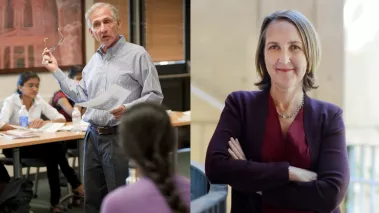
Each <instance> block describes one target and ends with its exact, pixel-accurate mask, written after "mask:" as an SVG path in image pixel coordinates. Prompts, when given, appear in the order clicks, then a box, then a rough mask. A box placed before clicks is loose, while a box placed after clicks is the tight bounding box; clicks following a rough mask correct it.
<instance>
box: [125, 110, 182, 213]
mask: <svg viewBox="0 0 379 213" xmlns="http://www.w3.org/2000/svg"><path fill="white" fill-rule="evenodd" d="M119 130H120V140H119V141H120V143H121V147H123V150H124V151H125V153H126V155H127V157H128V158H129V159H130V160H133V162H135V163H136V164H137V165H138V168H139V169H140V170H141V171H142V173H143V174H144V175H145V176H146V177H148V178H150V179H151V180H152V181H153V182H154V183H155V184H156V186H157V187H158V189H159V191H160V192H161V194H162V195H163V196H164V197H165V198H166V201H167V204H168V205H169V206H170V208H171V210H172V212H174V213H187V212H189V207H187V206H186V205H185V204H184V202H183V200H182V199H181V197H180V194H179V190H178V188H177V187H176V185H175V183H174V177H175V169H174V168H175V165H174V164H175V162H173V160H172V156H171V154H170V152H175V151H176V139H175V135H174V131H173V128H172V126H171V122H170V118H169V116H168V114H167V112H166V110H165V109H164V108H163V107H161V106H160V105H158V104H154V103H140V104H137V105H134V106H133V107H131V108H129V109H127V110H126V111H125V114H124V115H123V117H122V119H121V122H120V128H119Z"/></svg>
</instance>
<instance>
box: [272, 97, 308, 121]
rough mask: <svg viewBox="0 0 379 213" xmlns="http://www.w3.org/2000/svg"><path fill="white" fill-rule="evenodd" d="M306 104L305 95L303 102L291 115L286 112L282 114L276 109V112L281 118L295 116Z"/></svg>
mask: <svg viewBox="0 0 379 213" xmlns="http://www.w3.org/2000/svg"><path fill="white" fill-rule="evenodd" d="M303 105H304V95H303V100H302V101H301V104H300V105H299V106H298V107H297V109H296V110H295V111H294V112H293V113H292V114H290V115H285V114H280V113H279V112H278V111H276V113H278V115H279V117H281V118H284V119H289V118H292V117H293V116H295V115H297V113H298V112H299V111H300V109H301V108H302V107H303Z"/></svg>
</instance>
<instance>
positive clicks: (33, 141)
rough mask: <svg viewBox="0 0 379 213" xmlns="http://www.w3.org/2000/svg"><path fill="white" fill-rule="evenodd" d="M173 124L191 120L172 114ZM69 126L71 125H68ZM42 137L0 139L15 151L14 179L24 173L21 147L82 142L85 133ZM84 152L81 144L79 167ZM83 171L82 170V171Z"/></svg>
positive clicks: (4, 145) (52, 134) (41, 135)
mask: <svg viewBox="0 0 379 213" xmlns="http://www.w3.org/2000/svg"><path fill="white" fill-rule="evenodd" d="M169 115H170V118H171V123H172V126H173V127H180V126H186V125H190V123H191V121H190V119H187V120H182V119H181V118H182V116H184V114H183V112H175V111H172V112H170V114H169ZM68 124H69V123H68ZM37 134H38V135H40V137H34V138H23V139H13V140H9V139H6V138H4V137H0V149H7V148H12V149H13V169H14V177H15V178H20V177H21V173H22V167H21V161H20V150H19V148H20V147H24V146H31V145H38V144H45V143H53V142H61V141H69V140H80V139H84V136H85V132H80V133H75V132H68V131H64V132H55V133H46V132H44V133H37ZM175 134H176V137H178V136H177V135H178V133H177V128H175ZM83 150H84V147H83V143H80V144H79V155H80V156H79V162H80V163H79V165H80V164H81V162H83V161H82V159H83V158H82V154H81V153H82V152H83ZM80 166H81V165H80ZM80 171H82V170H80Z"/></svg>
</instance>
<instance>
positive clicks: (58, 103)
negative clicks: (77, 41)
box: [51, 65, 86, 122]
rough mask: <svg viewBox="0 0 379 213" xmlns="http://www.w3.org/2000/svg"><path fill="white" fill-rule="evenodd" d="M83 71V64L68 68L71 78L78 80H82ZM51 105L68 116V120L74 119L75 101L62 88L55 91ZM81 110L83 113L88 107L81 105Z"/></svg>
mask: <svg viewBox="0 0 379 213" xmlns="http://www.w3.org/2000/svg"><path fill="white" fill-rule="evenodd" d="M82 71H83V66H81V65H77V66H73V67H71V68H70V69H69V70H68V77H69V78H70V79H74V80H75V81H77V82H80V80H82ZM51 105H52V106H53V107H54V108H55V109H57V110H58V112H59V113H61V114H62V115H63V116H64V117H65V118H66V121H67V122H71V121H72V118H71V115H72V111H73V110H74V106H75V102H74V101H72V100H71V99H69V98H68V97H67V95H66V94H64V93H63V91H62V90H59V91H57V92H56V93H54V96H53V98H52V101H51ZM79 110H80V113H81V114H82V115H83V114H84V112H85V110H86V109H85V108H84V107H79Z"/></svg>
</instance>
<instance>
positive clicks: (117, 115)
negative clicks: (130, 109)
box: [110, 105, 126, 120]
mask: <svg viewBox="0 0 379 213" xmlns="http://www.w3.org/2000/svg"><path fill="white" fill-rule="evenodd" d="M125 110H126V108H125V106H124V105H121V106H119V107H117V108H116V109H114V110H112V111H110V113H111V114H112V115H113V116H114V117H115V118H116V120H118V119H120V117H121V116H122V115H123V114H124V112H125Z"/></svg>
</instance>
